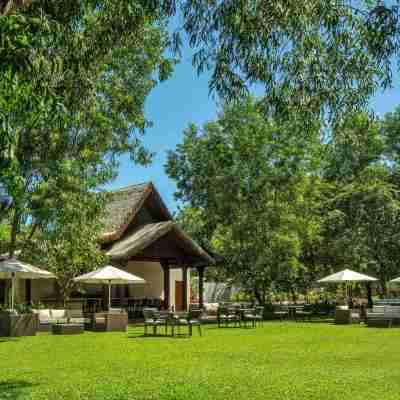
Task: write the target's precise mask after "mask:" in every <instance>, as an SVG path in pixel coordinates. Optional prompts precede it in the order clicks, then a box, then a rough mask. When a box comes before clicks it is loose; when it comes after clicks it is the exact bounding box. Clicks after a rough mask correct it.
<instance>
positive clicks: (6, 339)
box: [0, 337, 19, 343]
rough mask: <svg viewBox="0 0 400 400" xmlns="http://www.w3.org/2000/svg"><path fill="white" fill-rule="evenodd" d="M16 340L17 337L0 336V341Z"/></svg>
mask: <svg viewBox="0 0 400 400" xmlns="http://www.w3.org/2000/svg"><path fill="white" fill-rule="evenodd" d="M18 340H19V338H18V337H0V343H10V342H17V341H18Z"/></svg>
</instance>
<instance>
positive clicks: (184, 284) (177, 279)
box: [0, 183, 214, 330]
mask: <svg viewBox="0 0 400 400" xmlns="http://www.w3.org/2000/svg"><path fill="white" fill-rule="evenodd" d="M100 240H101V245H102V248H103V250H104V252H106V254H107V255H108V256H109V258H110V260H111V263H112V264H113V265H114V266H116V267H118V269H121V270H123V271H125V272H127V273H129V274H133V275H135V276H137V277H139V278H141V279H142V280H143V281H144V282H145V283H144V284H142V285H137V284H133V285H132V284H130V282H129V283H126V284H118V285H114V286H113V287H112V288H111V290H108V286H107V285H106V284H104V285H99V284H98V283H96V284H91V283H89V281H88V282H86V283H81V284H79V287H80V288H79V291H76V292H74V293H73V294H72V296H71V298H70V300H69V301H68V302H67V307H66V308H65V309H64V307H63V305H62V304H61V303H60V296H59V293H58V288H57V283H56V280H55V279H51V280H50V279H47V280H42V279H40V280H39V279H38V280H31V279H15V281H13V283H14V284H15V298H16V301H17V302H19V303H29V304H34V305H35V304H41V305H43V306H44V311H40V312H39V316H40V326H41V328H40V329H41V330H42V329H48V326H49V325H51V324H52V323H53V322H56V321H57V320H64V319H66V318H67V319H73V320H82V321H84V322H85V324H86V325H87V326H89V325H90V324H91V325H92V326H93V327H95V329H98V327H99V326H102V324H101V323H100V321H103V322H104V323H103V326H105V327H106V328H104V329H105V330H108V329H110V323H109V318H108V317H104V314H103V317H101V316H100V314H99V313H104V311H107V310H108V309H109V308H114V309H116V308H117V309H120V310H123V313H122V314H123V315H125V314H126V315H127V318H129V319H130V320H135V319H141V318H142V317H143V309H144V308H146V307H152V308H156V309H158V310H160V309H164V310H175V311H186V310H188V306H189V299H190V297H191V291H190V285H189V281H190V269H191V268H195V269H196V270H197V273H198V278H199V279H198V293H199V299H198V302H199V305H200V307H202V306H203V280H204V270H205V268H206V267H207V266H209V265H212V264H214V260H213V258H212V257H211V256H210V255H209V254H208V253H207V252H206V251H205V250H204V249H202V248H201V247H200V246H199V245H198V244H197V243H195V242H194V241H193V240H192V239H191V238H190V237H189V236H188V235H186V234H185V233H184V232H183V231H182V229H181V228H180V227H179V226H178V225H177V224H176V223H175V222H174V221H173V218H172V216H171V214H170V213H169V211H168V209H167V207H166V206H165V204H164V202H163V201H162V199H161V197H160V195H159V193H158V192H157V190H156V188H155V187H154V185H153V184H152V183H145V184H140V185H133V186H129V187H126V188H123V189H120V190H116V191H115V192H113V193H112V197H111V201H110V202H109V203H108V204H107V206H106V218H105V231H104V233H103V235H102V237H101V239H100ZM0 278H1V277H0ZM10 293H11V287H10V281H9V280H7V279H4V280H2V279H0V303H6V299H8V298H9V297H10ZM13 293H14V292H13ZM90 314H92V315H96V318H95V320H96V323H95V325H93V318H92V321H91V322H89V321H88V315H90ZM99 329H100V328H99Z"/></svg>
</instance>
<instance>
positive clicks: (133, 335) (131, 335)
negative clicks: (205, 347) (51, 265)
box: [128, 333, 191, 339]
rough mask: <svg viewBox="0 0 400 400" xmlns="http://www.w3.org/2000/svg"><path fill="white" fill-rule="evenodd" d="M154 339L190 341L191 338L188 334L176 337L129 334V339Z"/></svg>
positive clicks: (158, 334)
mask: <svg viewBox="0 0 400 400" xmlns="http://www.w3.org/2000/svg"><path fill="white" fill-rule="evenodd" d="M153 338H162V339H190V338H191V336H189V335H188V334H186V333H180V334H175V335H174V336H172V335H166V334H161V333H157V334H155V335H153V334H148V335H145V334H143V333H137V334H135V333H131V334H128V339H153Z"/></svg>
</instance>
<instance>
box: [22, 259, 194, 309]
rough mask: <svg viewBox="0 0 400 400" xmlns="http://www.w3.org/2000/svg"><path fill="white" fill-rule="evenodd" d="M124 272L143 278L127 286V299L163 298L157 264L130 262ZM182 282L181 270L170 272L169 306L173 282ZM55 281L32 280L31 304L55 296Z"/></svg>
mask: <svg viewBox="0 0 400 400" xmlns="http://www.w3.org/2000/svg"><path fill="white" fill-rule="evenodd" d="M124 269H125V270H126V271H128V272H130V273H131V274H134V275H136V276H139V277H140V278H143V279H144V280H145V281H146V283H145V284H133V285H128V288H129V297H133V298H143V297H153V298H160V299H163V298H164V273H163V269H162V267H161V265H160V263H158V262H144V261H143V262H142V261H141V262H139V261H130V262H129V263H128V265H127V267H126V268H124ZM181 280H182V270H181V269H180V268H176V269H171V270H170V299H169V304H170V305H171V306H175V282H176V281H181ZM189 282H190V271H189V272H188V292H187V298H188V301H189V299H190V284H189ZM54 285H55V281H54V280H53V279H33V280H32V286H31V296H32V301H33V302H35V303H36V302H38V301H40V299H44V298H51V297H53V296H54V295H55V287H54ZM17 286H18V288H17V290H16V293H18V295H17V296H18V301H20V302H24V301H25V281H24V280H23V279H21V280H18V283H17ZM86 290H87V291H88V292H89V293H93V294H94V293H98V292H101V291H102V286H101V285H87V286H86ZM122 290H123V292H122V293H123V297H125V289H122ZM116 291H117V289H116V287H115V286H114V287H113V289H112V297H117V292H116Z"/></svg>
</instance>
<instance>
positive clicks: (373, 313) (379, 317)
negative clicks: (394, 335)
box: [366, 305, 400, 328]
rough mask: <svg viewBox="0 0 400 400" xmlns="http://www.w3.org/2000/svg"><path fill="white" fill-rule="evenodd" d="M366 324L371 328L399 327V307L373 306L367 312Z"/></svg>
mask: <svg viewBox="0 0 400 400" xmlns="http://www.w3.org/2000/svg"><path fill="white" fill-rule="evenodd" d="M366 323H367V325H368V326H373V327H388V328H390V327H392V326H393V325H400V306H383V305H379V306H376V305H375V306H373V308H372V309H371V310H367V318H366Z"/></svg>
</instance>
